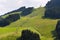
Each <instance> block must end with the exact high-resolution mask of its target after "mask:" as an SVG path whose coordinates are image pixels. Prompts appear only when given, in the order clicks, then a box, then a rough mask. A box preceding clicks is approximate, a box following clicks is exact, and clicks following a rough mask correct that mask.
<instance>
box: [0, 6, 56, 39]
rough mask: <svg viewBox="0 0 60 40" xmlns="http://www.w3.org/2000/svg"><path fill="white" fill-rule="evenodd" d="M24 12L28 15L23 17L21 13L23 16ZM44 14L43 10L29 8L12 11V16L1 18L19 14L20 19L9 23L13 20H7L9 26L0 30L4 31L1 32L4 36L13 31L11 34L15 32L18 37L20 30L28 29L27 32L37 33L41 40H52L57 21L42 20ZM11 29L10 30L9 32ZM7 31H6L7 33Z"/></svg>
mask: <svg viewBox="0 0 60 40" xmlns="http://www.w3.org/2000/svg"><path fill="white" fill-rule="evenodd" d="M26 10H27V11H26ZM28 10H29V12H28ZM26 12H28V13H29V14H28V13H27V15H23V16H22V15H21V14H22V13H23V14H25V13H26ZM44 13H45V8H37V9H33V8H32V7H31V8H27V9H25V10H24V11H22V12H20V11H18V12H15V11H14V12H13V14H12V13H9V14H6V15H3V16H1V17H2V18H3V19H6V18H7V17H8V16H9V15H14V14H19V15H20V19H18V20H16V21H14V22H12V21H11V20H12V19H14V18H12V19H9V20H10V21H11V22H10V21H9V20H8V22H9V23H10V24H9V25H7V26H4V27H2V28H1V29H2V30H6V31H3V32H4V34H6V32H8V31H9V30H10V32H12V31H13V30H14V31H13V32H15V33H16V32H17V33H16V34H18V35H21V34H19V33H21V31H22V30H26V29H29V30H32V31H33V32H37V33H38V34H39V35H40V36H41V40H54V37H53V36H54V35H53V32H54V30H55V28H56V24H57V20H54V19H53V20H52V19H44V18H43V16H44ZM8 18H9V17H8ZM8 18H7V19H8ZM15 18H16V17H15ZM3 28H6V29H3ZM8 28H9V29H8ZM11 28H12V30H11ZM14 28H15V29H14ZM1 29H0V30H1ZM7 29H8V31H7ZM2 30H1V31H2ZM3 32H0V33H2V35H3ZM8 33H9V32H8ZM54 34H55V33H54ZM18 35H16V36H18ZM9 39H13V38H9ZM15 39H16V38H15ZM1 40H4V39H1ZM6 40H8V39H7V38H6Z"/></svg>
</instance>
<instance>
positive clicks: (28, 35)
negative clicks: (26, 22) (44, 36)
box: [17, 30, 40, 40]
mask: <svg viewBox="0 0 60 40" xmlns="http://www.w3.org/2000/svg"><path fill="white" fill-rule="evenodd" d="M17 40H40V37H39V35H38V34H37V33H33V32H31V31H30V30H23V31H22V35H21V37H19V38H17Z"/></svg>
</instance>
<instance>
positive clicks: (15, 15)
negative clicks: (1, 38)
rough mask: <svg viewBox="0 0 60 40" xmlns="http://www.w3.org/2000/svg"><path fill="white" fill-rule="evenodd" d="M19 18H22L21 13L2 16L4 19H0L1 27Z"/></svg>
mask: <svg viewBox="0 0 60 40" xmlns="http://www.w3.org/2000/svg"><path fill="white" fill-rule="evenodd" d="M18 19H20V15H19V14H12V15H9V16H7V17H6V18H5V19H3V18H2V19H1V20H0V27H4V26H7V25H9V24H10V23H12V22H15V21H17V20H18Z"/></svg>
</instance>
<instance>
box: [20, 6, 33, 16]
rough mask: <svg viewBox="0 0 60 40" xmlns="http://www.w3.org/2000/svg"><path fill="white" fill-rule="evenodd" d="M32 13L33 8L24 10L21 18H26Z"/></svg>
mask: <svg viewBox="0 0 60 40" xmlns="http://www.w3.org/2000/svg"><path fill="white" fill-rule="evenodd" d="M32 11H33V7H29V8H26V9H25V10H24V11H22V13H21V16H26V15H28V14H30V13H31V12H32Z"/></svg>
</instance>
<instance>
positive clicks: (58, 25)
mask: <svg viewBox="0 0 60 40" xmlns="http://www.w3.org/2000/svg"><path fill="white" fill-rule="evenodd" d="M56 33H57V37H58V39H60V21H58V23H57V26H56Z"/></svg>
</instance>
